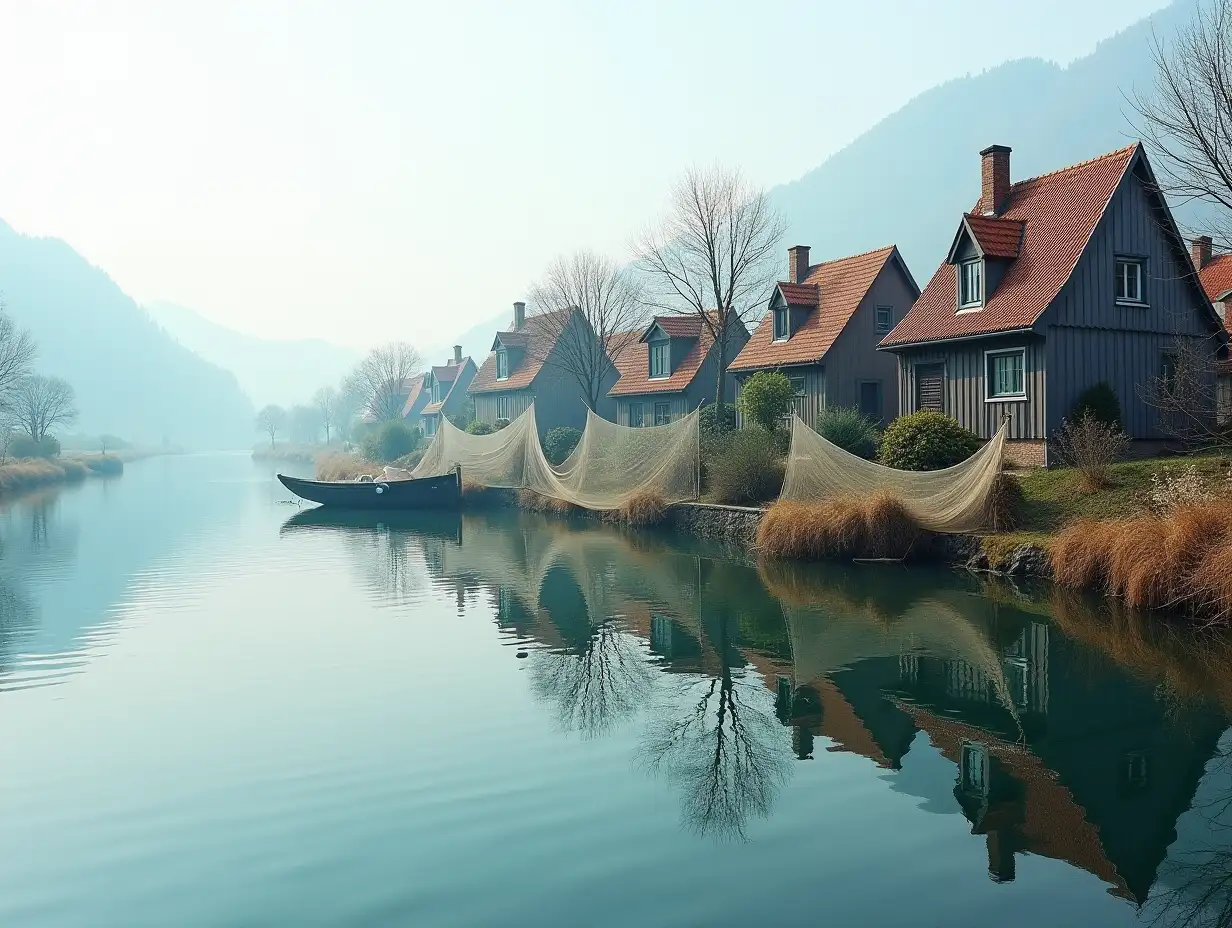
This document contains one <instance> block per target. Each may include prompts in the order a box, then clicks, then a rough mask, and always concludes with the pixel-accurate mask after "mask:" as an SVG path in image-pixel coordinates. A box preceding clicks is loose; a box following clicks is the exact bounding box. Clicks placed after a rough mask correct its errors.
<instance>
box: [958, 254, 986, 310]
mask: <svg viewBox="0 0 1232 928" xmlns="http://www.w3.org/2000/svg"><path fill="white" fill-rule="evenodd" d="M983 272H984V262H983V261H979V260H976V261H964V262H963V263H962V264H960V265H958V303H959V305H960V306H979V305H980V303H982V302H983V301H984V273H983Z"/></svg>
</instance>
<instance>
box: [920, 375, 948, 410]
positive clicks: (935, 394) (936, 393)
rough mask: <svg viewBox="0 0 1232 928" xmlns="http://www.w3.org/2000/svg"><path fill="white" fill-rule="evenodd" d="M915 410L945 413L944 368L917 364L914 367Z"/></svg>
mask: <svg viewBox="0 0 1232 928" xmlns="http://www.w3.org/2000/svg"><path fill="white" fill-rule="evenodd" d="M915 408H916V410H917V411H919V410H921V409H931V410H933V411H934V412H945V366H944V365H942V364H917V365H916V367H915Z"/></svg>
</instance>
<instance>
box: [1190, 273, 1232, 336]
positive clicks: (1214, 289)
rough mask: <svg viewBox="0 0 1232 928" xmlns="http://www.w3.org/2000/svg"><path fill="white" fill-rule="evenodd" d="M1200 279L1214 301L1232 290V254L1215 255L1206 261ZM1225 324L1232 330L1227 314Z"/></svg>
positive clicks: (1209, 297)
mask: <svg viewBox="0 0 1232 928" xmlns="http://www.w3.org/2000/svg"><path fill="white" fill-rule="evenodd" d="M1198 279H1199V280H1201V281H1202V289H1203V290H1204V291H1206V298H1207V299H1208V300H1210V301H1211V302H1212V303H1214V302H1215V301H1216V300H1217V299H1219V298H1220V297H1221V296H1223V295H1224V294H1225V293H1227V292H1228V291H1229V290H1232V254H1227V255H1216V256H1215V257H1213V258H1212V259H1211V260H1210V261H1208V262H1207V263H1206V267H1204V268H1202V270H1200V271H1199V272H1198ZM1223 325H1224V328H1225V329H1227V331H1229V332H1232V320H1229V319H1228V318H1227V317H1226V316H1225V317H1224V320H1223Z"/></svg>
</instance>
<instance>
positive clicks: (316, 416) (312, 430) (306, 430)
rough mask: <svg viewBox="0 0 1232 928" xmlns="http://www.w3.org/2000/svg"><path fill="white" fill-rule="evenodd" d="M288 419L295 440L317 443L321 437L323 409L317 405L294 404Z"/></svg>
mask: <svg viewBox="0 0 1232 928" xmlns="http://www.w3.org/2000/svg"><path fill="white" fill-rule="evenodd" d="M287 421H288V425H289V426H290V429H291V437H292V438H294V439H295V441H298V442H301V443H302V444H305V445H315V444H316V443H317V439H319V438H320V437H321V411H320V410H319V409H317V407H316V406H302V405H300V406H292V407H291V411H290V413H288V416H287Z"/></svg>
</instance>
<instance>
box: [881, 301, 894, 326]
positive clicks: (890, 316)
mask: <svg viewBox="0 0 1232 928" xmlns="http://www.w3.org/2000/svg"><path fill="white" fill-rule="evenodd" d="M892 328H894V308H893V307H891V306H878V307H877V331H878V332H888V331H890V329H892Z"/></svg>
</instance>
